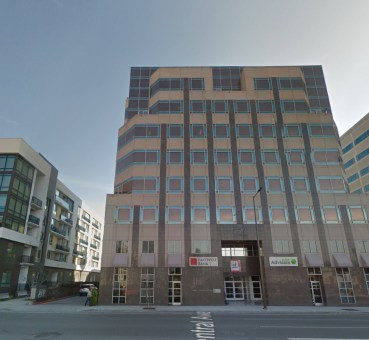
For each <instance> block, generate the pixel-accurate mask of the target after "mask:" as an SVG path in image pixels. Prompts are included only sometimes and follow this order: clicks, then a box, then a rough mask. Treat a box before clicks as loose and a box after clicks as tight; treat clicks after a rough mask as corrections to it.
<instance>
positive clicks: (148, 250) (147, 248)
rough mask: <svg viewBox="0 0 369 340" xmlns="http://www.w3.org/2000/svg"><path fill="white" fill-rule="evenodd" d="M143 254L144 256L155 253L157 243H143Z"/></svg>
mask: <svg viewBox="0 0 369 340" xmlns="http://www.w3.org/2000/svg"><path fill="white" fill-rule="evenodd" d="M142 253H143V254H153V253H155V242H154V241H142Z"/></svg>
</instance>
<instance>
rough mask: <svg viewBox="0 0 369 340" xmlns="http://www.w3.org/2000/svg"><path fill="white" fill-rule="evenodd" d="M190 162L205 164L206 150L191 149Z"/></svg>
mask: <svg viewBox="0 0 369 340" xmlns="http://www.w3.org/2000/svg"><path fill="white" fill-rule="evenodd" d="M191 163H192V164H207V163H208V152H207V150H191Z"/></svg>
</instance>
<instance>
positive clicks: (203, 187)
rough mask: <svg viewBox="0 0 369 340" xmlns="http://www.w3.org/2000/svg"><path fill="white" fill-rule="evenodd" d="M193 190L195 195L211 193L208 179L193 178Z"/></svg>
mask: <svg viewBox="0 0 369 340" xmlns="http://www.w3.org/2000/svg"><path fill="white" fill-rule="evenodd" d="M191 189H192V192H194V193H204V192H208V191H209V183H208V178H207V177H192V178H191Z"/></svg>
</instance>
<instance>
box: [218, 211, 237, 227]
mask: <svg viewBox="0 0 369 340" xmlns="http://www.w3.org/2000/svg"><path fill="white" fill-rule="evenodd" d="M217 221H218V223H220V224H222V223H225V224H227V223H236V209H235V207H218V208H217Z"/></svg>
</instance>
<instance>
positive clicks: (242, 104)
mask: <svg viewBox="0 0 369 340" xmlns="http://www.w3.org/2000/svg"><path fill="white" fill-rule="evenodd" d="M234 111H235V112H236V113H248V112H250V104H249V102H248V101H247V100H235V101H234Z"/></svg>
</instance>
